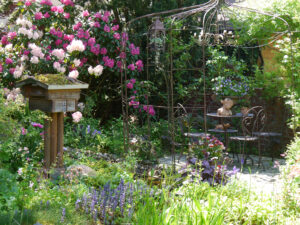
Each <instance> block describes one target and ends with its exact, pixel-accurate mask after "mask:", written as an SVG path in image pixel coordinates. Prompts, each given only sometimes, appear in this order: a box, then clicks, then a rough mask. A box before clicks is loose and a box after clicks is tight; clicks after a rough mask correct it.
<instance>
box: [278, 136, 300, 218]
mask: <svg viewBox="0 0 300 225" xmlns="http://www.w3.org/2000/svg"><path fill="white" fill-rule="evenodd" d="M281 173H282V176H283V181H284V189H283V190H284V191H283V196H284V204H285V206H286V207H287V208H288V209H289V211H290V212H293V213H298V214H299V213H300V204H299V201H300V196H299V189H300V138H299V137H296V138H295V139H294V140H293V141H292V142H291V143H290V145H289V146H288V148H287V151H286V165H284V166H282V167H281Z"/></svg>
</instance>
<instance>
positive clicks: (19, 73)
mask: <svg viewBox="0 0 300 225" xmlns="http://www.w3.org/2000/svg"><path fill="white" fill-rule="evenodd" d="M21 76H22V71H20V70H15V72H14V78H15V79H18V78H20V77H21Z"/></svg>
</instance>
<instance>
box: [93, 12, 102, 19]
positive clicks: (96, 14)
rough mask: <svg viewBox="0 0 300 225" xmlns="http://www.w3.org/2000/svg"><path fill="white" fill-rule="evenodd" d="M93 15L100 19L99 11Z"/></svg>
mask: <svg viewBox="0 0 300 225" xmlns="http://www.w3.org/2000/svg"><path fill="white" fill-rule="evenodd" d="M94 16H95V18H98V19H101V17H102V16H101V14H100V13H99V12H96V13H95V15H94Z"/></svg>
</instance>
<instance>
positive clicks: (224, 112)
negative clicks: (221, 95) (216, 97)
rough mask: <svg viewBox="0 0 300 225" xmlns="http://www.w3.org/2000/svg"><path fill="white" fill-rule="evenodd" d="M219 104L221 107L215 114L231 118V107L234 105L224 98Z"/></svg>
mask: <svg viewBox="0 0 300 225" xmlns="http://www.w3.org/2000/svg"><path fill="white" fill-rule="evenodd" d="M221 103H222V104H223V106H222V107H221V108H219V109H218V112H217V114H218V115H219V116H232V112H231V110H230V109H231V107H232V106H233V105H234V102H233V100H232V99H230V98H225V99H224V100H221Z"/></svg>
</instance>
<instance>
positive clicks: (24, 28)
mask: <svg viewBox="0 0 300 225" xmlns="http://www.w3.org/2000/svg"><path fill="white" fill-rule="evenodd" d="M16 23H17V25H20V26H21V27H20V28H19V30H18V33H19V34H23V35H24V36H27V37H28V38H29V39H33V40H37V39H39V38H41V37H43V32H42V31H39V30H36V31H35V30H34V29H33V26H32V23H31V22H30V21H28V20H25V19H21V18H18V19H17V22H16Z"/></svg>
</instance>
